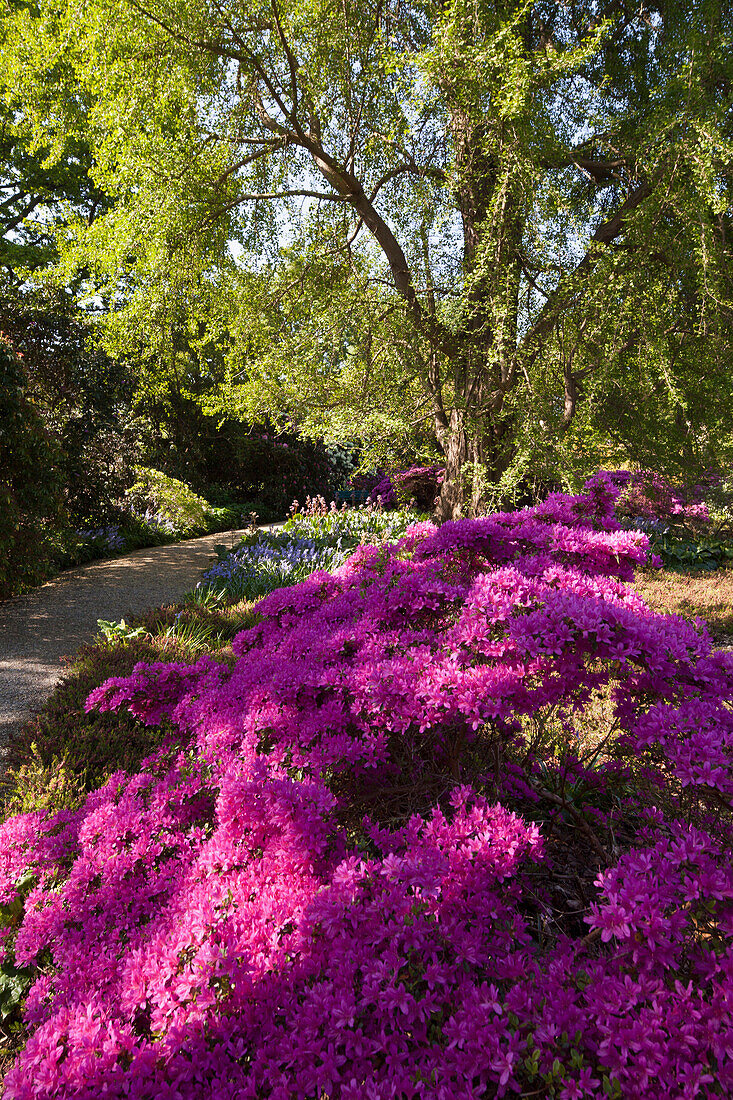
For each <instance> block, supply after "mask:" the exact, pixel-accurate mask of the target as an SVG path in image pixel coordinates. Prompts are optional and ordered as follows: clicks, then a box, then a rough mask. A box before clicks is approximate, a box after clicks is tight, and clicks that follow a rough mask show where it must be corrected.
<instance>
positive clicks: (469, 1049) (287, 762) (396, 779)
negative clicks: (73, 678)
mask: <svg viewBox="0 0 733 1100" xmlns="http://www.w3.org/2000/svg"><path fill="white" fill-rule="evenodd" d="M611 488H612V487H609V486H608V484H607V483H605V482H603V481H600V482H596V483H595V484H594V486H593V487H592V489H591V491H590V492H589V493H588V494H587V495H585V496H579V497H565V496H560V495H556V496H553V497H551V498H549V499H548V500H547V501H546V502H545V503H543V504H542V505H538V506H537V507H535V508H531V509H524V510H523V511H521V512H514V513H504V514H497V515H494V516H490V517H486V518H484V519H480V520H461V521H458V522H455V523H447V524H445V525H443V527H441V528H440V529H439V530H436V529H435V528H434V527H432V525H431V524H429V523H417V524H413V525H412V526H411V527H409V528H408V529H407V531H406V532H405V534H404V535H403V536H402V537H401V538H398V540H397V541H396V542H394V543H391V544H389V543H386V544H382V545H380V546H362V547H360V548H358V549H357V550H356V551H355V552H354V553H353V554H352V555H351V556H350V557H349V558H348V560H347V561H346V562H345V563H344V564H343V565H341V566H340V567H339V568H338V569H336V571H335V572H334V573H333V574H328V573H325V572H322V571H317V572H314V573H313V574H311V576H310V577H309V578H308V579H306V580H304V581H302V582H301V583H300V584H297V585H295V586H292V587H290V588H287V589H281V590H277V591H274V592H272V593H271V594H270V595H268V596H266V597H265V598H264V599H263V600H262V601H261V602H260V604H259V605H258V611H259V613H260V620H259V621H258V622H257V623H255V625H253V626H252V627H251V628H249V629H247V630H244V631H242V633H240V634H239V635H238V637H237V639H235V651H236V654H237V657H238V660H237V663H236V664H235V666H234V668H230V667H229V666H228V665H224V664H217V663H216V662H215V661H214V660H213V659H212V658H211V657H209V656H207V657H204V658H202V659H201V660H200V661H198V662H197V663H196V664H193V665H182V664H178V665H171V664H166V665H162V664H159V665H147V666H145V665H141V666H138V667H137V668H136V670H135V672H134V674H133V675H132V676H131V677H121V678H117V679H114V680H110V681H108V682H107V683H106V684H104V685H102V686H101V687H100V688H98V689H97V690H95V691H93V692H92V694H91V695H90V697H89V701H88V706H89V707H99V708H101V709H103V710H104V709H115V708H119V707H128V708H129V709H130V710H131V711H132V712H133V713H135V714H138V715H139V716H141V717H142V718H143V719H144V720H145V721H146V722H148V723H150V724H151V725H156V724H157V723H159V722H160V721H161V720H162V719H163V718H164V717H165V718H168V719H170V721H171V722H172V723H173V726H174V727H175V728H176V730H177V731H178V734H177V741H176V742H175V743H173V742H171V743H169V744H168V745H166V746H164V747H163V749H161V750H160V751H159V752H157V753H156V754H155V755H154V756H152V757H151V758H150V759H149V760H148V761H147V762H146V763H145V764H144V765H143V766H142V768H141V770H140V772H139V773H138V774H136V775H125V774H123V773H119V774H118V775H116V776H113V777H112V779H111V780H110V781H109V782H108V783H107V784H106V785H105V787H103V788H102V789H101V790H99V791H95V792H93V793H92V794H91V795H90V796H89V797H88V798H87V800H86V802H85V804H84V805H83V806H82V807H81V808H80V809H79V810H76V811H65V812H62V813H59V814H56V815H53V816H46V815H44V814H43V813H41V812H37V813H31V814H26V815H22V816H20V817H16V818H13V819H11V820H10V821H8V822H7V823H6V824H5V825H4V826H3V827H2V844H1V845H0V901H1V902H2V904H3V906H4V909H3V912H4V913H5V914H6V939H5V951H6V965H7V966H9V965H10V964H11V963H14V964H16V965H19V966H23V967H27V968H28V969H29V971H30V974H31V977H32V982H33V984H32V986H31V988H30V993H29V996H28V1000H27V1003H26V1006H25V1017H26V1021H27V1024H28V1026H29V1028H30V1029H31V1035H30V1038H29V1041H28V1043H27V1046H26V1048H25V1050H24V1051H23V1052H22V1053H21V1054H20V1056H19V1058H18V1060H17V1063H16V1065H15V1067H14V1068H13V1069H12V1070H11V1071H10V1073H9V1074H8V1076H7V1080H6V1093H5V1095H6V1097H9V1098H23V1100H25V1098H30V1097H34V1098H40V1097H44V1098H46V1097H48V1098H51V1097H53V1098H54V1100H59V1098H65V1097H88V1098H90V1100H91V1098H92V1097H97V1096H98V1095H99V1094H104V1095H107V1096H110V1097H118V1096H119V1097H123V1096H131V1097H139V1098H148V1097H149V1098H151V1100H152V1098H154V1097H155V1098H157V1097H163V1096H169V1097H176V1096H178V1097H181V1098H191V1100H193V1098H197V1100H198V1098H202V1097H211V1098H212V1100H213V1098H214V1097H216V1098H217V1100H219V1098H226V1097H231V1098H232V1100H234V1098H235V1097H236V1098H240V1097H241V1098H244V1097H253V1098H254V1097H257V1098H259V1097H272V1098H281V1100H285V1098H288V1100H289V1098H291V1097H313V1098H316V1097H329V1098H333V1100H336V1098H347V1097H351V1098H355V1097H359V1098H362V1097H371V1096H373V1097H387V1096H395V1097H412V1096H430V1097H446V1098H451V1100H453V1098H455V1097H474V1096H482V1095H485V1096H503V1095H518V1094H533V1095H537V1096H557V1097H562V1098H572V1097H586V1096H609V1095H610V1096H624V1097H640V1096H644V1097H650V1098H654V1097H660V1098H661V1097H669V1096H673V1095H674V1096H685V1097H687V1096H689V1097H693V1096H721V1095H727V1094H729V1093H730V1091H731V1089H733V1046H732V1045H731V1042H730V1036H731V1034H732V1033H733V1028H732V1026H731V1025H732V1024H733V1020H732V1019H731V1009H732V1006H733V995H732V986H731V961H732V960H733V944H732V942H731V934H732V933H733V904H732V903H733V870H732V869H731V862H730V847H731V815H730V798H731V794H732V793H733V776H732V774H731V754H730V749H731V746H732V745H733V718H732V716H731V709H730V703H731V700H732V699H733V657H732V656H731V655H726V654H723V653H718V652H715V651H714V650H713V649H712V647H711V643H710V639H709V638H708V637H707V635H706V633H705V631H704V630H703V629H702V628H701V627H700V628H698V627H696V626H695V625H691V624H688V623H686V622H684V621H683V620H680V619H677V618H676V617H673V616H662V615H657V614H654V613H653V612H651V611H650V610H649V609H648V608H647V607H646V606H645V605H644V603H643V602H642V601H641V599H640V598H639V597H638V596H636V595H635V594H634V593H633V592H632V591H631V590H630V589H629V588H627V586H626V584H625V583H624V582H625V581H628V580H630V579H631V578H632V576H633V571H634V568H635V566H636V565H638V564H640V563H642V562H644V561H646V559H647V554H648V543H647V539H646V536H645V535H644V534H643V533H640V532H634V531H625V530H620V529H619V525H618V523H617V522H616V520H615V518H614V512H613V505H614V493H613V492H612V491H611ZM599 693H602V694H603V698H604V699H605V703H606V705H607V706H608V707H609V708H610V714H611V719H612V725H609V727H608V729H607V730H606V734H607V735H608V736H607V737H606V739H605V740H602V741H600V742H599V743H596V744H594V745H592V746H590V747H589V746H588V744H587V740H586V732H587V723H588V715H589V713H590V712H591V711H592V708H593V706H594V700H595V699H597V697H598V696H599ZM576 880H577V881H576Z"/></svg>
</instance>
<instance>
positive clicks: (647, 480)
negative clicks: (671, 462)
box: [586, 470, 710, 530]
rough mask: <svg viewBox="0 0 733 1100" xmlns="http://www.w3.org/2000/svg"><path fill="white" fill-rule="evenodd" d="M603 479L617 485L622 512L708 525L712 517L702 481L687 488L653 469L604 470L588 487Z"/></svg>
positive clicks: (645, 518) (653, 519)
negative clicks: (677, 484)
mask: <svg viewBox="0 0 733 1100" xmlns="http://www.w3.org/2000/svg"><path fill="white" fill-rule="evenodd" d="M603 479H605V480H606V483H607V484H608V485H609V486H612V487H613V491H614V492H615V494H616V497H617V501H616V510H617V513H618V515H619V516H622V517H623V516H628V517H629V518H631V519H640V520H642V521H647V522H651V523H652V524H654V523H656V524H659V523H664V521H665V520H667V521H672V522H675V521H676V522H691V523H693V524H703V525H705V524H707V523H708V522H709V520H710V516H709V513H708V506H707V504H706V503H705V502H704V501H703V500H702V499H701V497H702V493H703V491H704V487H703V486H702V485H696V486H693V487H692V488H690V489H685V488H682V487H680V486H676V485H673V484H672V482H671V481H669V480H668V479H667V478H666V477H664V476H663V475H662V474H658V473H656V472H655V471H653V470H634V471H629V470H615V471H613V472H610V471H605V470H602V471H600V472H599V473H598V474H595V475H594V476H593V477H592V478H590V480H589V481H588V482H586V488H587V487H588V486H590V485H595V484H597V483H598V482H599V481H600V480H603ZM641 529H642V530H643V529H644V528H643V527H642V528H641Z"/></svg>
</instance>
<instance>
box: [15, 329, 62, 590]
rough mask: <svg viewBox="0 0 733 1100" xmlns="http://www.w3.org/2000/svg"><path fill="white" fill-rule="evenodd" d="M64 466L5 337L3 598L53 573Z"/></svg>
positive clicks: (19, 362)
mask: <svg viewBox="0 0 733 1100" xmlns="http://www.w3.org/2000/svg"><path fill="white" fill-rule="evenodd" d="M59 462H60V454H59V450H58V447H57V446H56V445H55V444H54V441H53V440H52V438H51V437H50V436H49V433H48V432H47V430H46V428H45V426H44V423H43V420H42V418H41V416H40V414H39V411H38V408H37V407H36V405H35V403H34V401H33V399H32V397H31V395H30V393H29V387H28V375H27V372H26V370H25V368H24V366H23V363H22V361H21V360H20V358H19V357H18V356H17V355H16V354H15V352H14V351H13V349H12V348H11V347H10V345H9V344H8V343H7V342H6V341H5V340H4V339H0V598H5V597H7V596H11V595H13V594H14V593H15V592H19V591H21V590H22V589H23V588H25V587H28V586H29V585H32V584H36V583H38V582H39V581H41V580H43V578H44V577H45V576H47V575H48V573H49V570H50V568H51V565H50V562H51V552H52V532H53V531H54V529H55V528H56V527H57V526H58V523H59V519H60V512H61V491H62V481H61V476H60V473H59Z"/></svg>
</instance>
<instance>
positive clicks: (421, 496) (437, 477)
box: [369, 466, 444, 512]
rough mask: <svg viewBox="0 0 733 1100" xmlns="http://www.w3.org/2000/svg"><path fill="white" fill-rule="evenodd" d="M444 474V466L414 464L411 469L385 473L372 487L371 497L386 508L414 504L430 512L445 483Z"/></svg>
mask: <svg viewBox="0 0 733 1100" xmlns="http://www.w3.org/2000/svg"><path fill="white" fill-rule="evenodd" d="M443 474H444V469H443V467H442V466H413V467H411V469H409V470H400V471H398V472H397V473H392V474H385V476H384V477H383V478H382V480H381V481H379V482H377V484H376V485H375V486H374V488H373V489H372V491H371V493H370V494H369V499H370V500H371V501H374V502H377V501H379V502H380V503H381V504H382V506H383V507H384V508H393V507H396V506H397V505H400V506H404V505H406V504H412V505H414V506H415V507H417V508H420V509H422V510H423V511H426V512H430V511H432V509H433V504H434V502H435V498H436V496H437V495H438V492H439V491H440V486H441V485H442V484H443Z"/></svg>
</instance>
